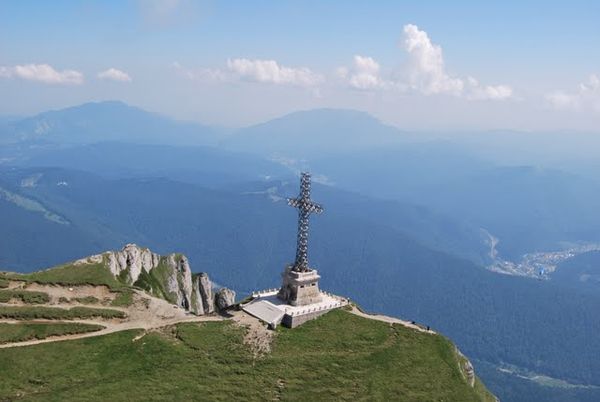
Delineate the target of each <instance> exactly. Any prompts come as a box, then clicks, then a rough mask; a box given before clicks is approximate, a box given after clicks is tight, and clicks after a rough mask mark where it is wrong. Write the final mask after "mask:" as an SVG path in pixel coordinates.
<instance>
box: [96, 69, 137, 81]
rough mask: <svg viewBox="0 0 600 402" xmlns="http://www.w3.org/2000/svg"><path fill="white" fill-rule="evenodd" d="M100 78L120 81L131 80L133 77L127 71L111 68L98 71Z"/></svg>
mask: <svg viewBox="0 0 600 402" xmlns="http://www.w3.org/2000/svg"><path fill="white" fill-rule="evenodd" d="M98 78H100V79H101V80H111V81H120V82H131V77H130V76H129V74H127V73H126V72H125V71H121V70H118V69H116V68H112V67H111V68H109V69H108V70H104V71H101V72H99V73H98Z"/></svg>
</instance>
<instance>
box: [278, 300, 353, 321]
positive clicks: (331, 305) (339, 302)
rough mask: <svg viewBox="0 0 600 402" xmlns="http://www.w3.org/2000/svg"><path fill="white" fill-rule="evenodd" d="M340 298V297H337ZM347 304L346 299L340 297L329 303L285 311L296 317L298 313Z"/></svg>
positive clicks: (330, 308)
mask: <svg viewBox="0 0 600 402" xmlns="http://www.w3.org/2000/svg"><path fill="white" fill-rule="evenodd" d="M338 299H340V298H338ZM347 304H348V301H347V300H346V299H341V300H339V301H337V302H335V303H329V304H324V305H321V306H316V307H307V308H305V309H302V310H298V311H291V312H289V313H288V312H287V310H286V313H287V314H289V315H290V316H292V317H297V316H300V315H305V314H310V313H316V312H318V311H323V310H332V309H334V308H339V307H343V306H345V305H347Z"/></svg>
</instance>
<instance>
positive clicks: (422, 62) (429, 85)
mask: <svg viewBox="0 0 600 402" xmlns="http://www.w3.org/2000/svg"><path fill="white" fill-rule="evenodd" d="M402 45H403V48H404V49H405V50H406V51H407V52H408V64H409V65H408V71H409V73H408V80H409V85H410V86H411V87H412V88H413V89H415V90H417V91H419V92H422V93H424V94H426V95H429V94H439V93H450V94H453V95H460V94H461V93H462V91H463V89H464V85H465V84H464V82H463V80H461V79H459V78H452V77H450V76H449V75H448V74H447V73H446V69H445V66H444V57H443V55H442V48H441V47H440V46H438V45H434V44H433V43H432V42H431V40H430V39H429V36H428V35H427V32H425V31H421V30H420V29H419V28H418V27H417V26H416V25H413V24H408V25H405V26H404V36H403V42H402Z"/></svg>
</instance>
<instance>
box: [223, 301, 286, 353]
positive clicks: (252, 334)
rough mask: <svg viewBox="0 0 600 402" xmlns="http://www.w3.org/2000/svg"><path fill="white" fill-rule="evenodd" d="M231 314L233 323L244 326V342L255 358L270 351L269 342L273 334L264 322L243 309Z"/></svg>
mask: <svg viewBox="0 0 600 402" xmlns="http://www.w3.org/2000/svg"><path fill="white" fill-rule="evenodd" d="M232 315H233V317H232V320H233V322H234V323H236V324H237V325H240V326H242V327H245V328H246V335H245V336H244V343H245V344H246V345H248V346H249V347H250V350H251V351H252V354H253V355H254V357H255V358H259V357H262V356H264V355H266V354H268V353H270V352H271V343H272V341H273V336H274V335H275V332H274V331H271V330H269V329H268V328H267V325H266V324H263V323H262V322H260V320H259V319H258V318H255V317H252V316H251V315H249V314H247V313H245V312H244V311H235V312H233V313H232Z"/></svg>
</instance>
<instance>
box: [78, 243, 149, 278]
mask: <svg viewBox="0 0 600 402" xmlns="http://www.w3.org/2000/svg"><path fill="white" fill-rule="evenodd" d="M104 256H105V257H106V259H107V264H108V267H109V269H110V272H112V274H113V275H114V276H116V277H118V276H120V274H121V272H123V271H126V270H129V272H128V278H127V282H128V284H129V285H132V284H134V283H135V282H136V281H137V280H138V278H139V277H140V274H141V273H142V270H144V271H146V272H150V270H152V269H153V268H156V266H158V264H159V262H160V256H159V255H158V254H154V253H152V252H151V251H150V250H148V249H147V248H141V247H138V246H136V245H135V244H127V245H126V246H125V247H123V249H122V250H121V251H108V252H106V253H104ZM94 257H97V256H93V257H90V258H92V259H93V258H94Z"/></svg>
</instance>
